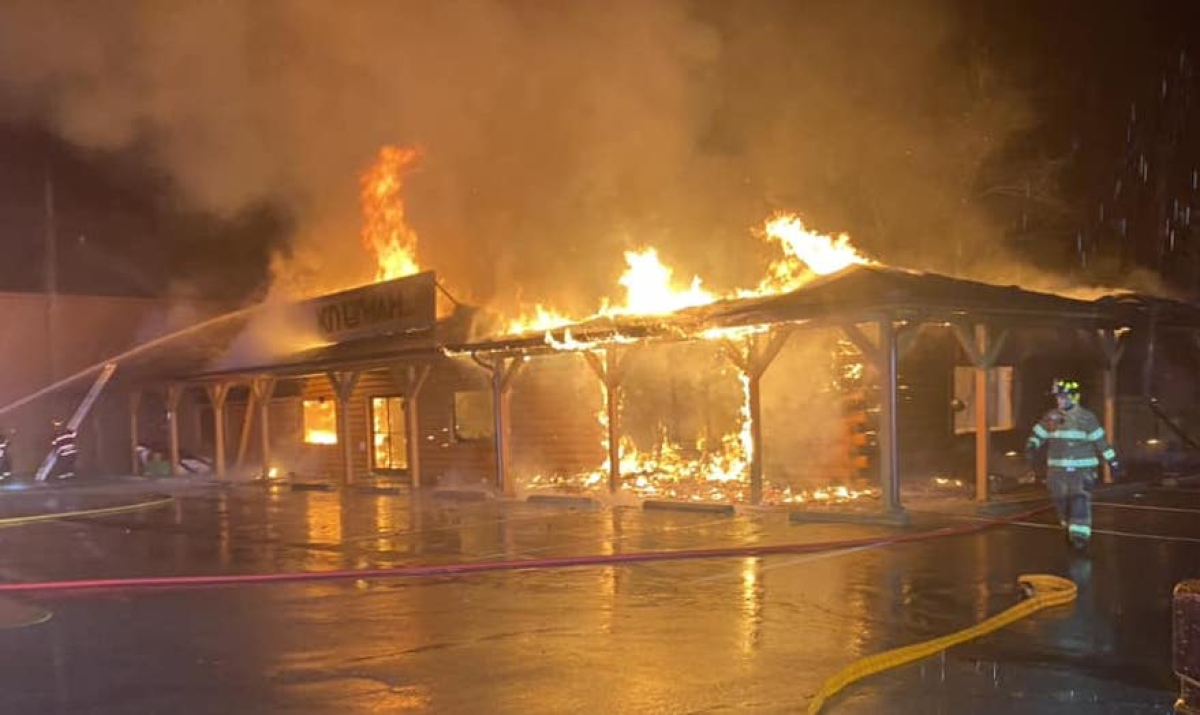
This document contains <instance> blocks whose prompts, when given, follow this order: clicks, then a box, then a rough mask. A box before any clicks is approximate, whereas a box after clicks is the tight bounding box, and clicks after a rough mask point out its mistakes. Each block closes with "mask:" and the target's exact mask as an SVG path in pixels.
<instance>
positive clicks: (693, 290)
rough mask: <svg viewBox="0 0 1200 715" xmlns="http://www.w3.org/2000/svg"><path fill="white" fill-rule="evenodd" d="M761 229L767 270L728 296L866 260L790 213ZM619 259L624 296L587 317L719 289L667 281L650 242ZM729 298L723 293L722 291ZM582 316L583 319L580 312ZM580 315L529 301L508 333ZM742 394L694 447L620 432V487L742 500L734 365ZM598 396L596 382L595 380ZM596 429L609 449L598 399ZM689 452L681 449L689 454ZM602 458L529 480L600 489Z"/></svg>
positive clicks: (787, 495) (745, 414)
mask: <svg viewBox="0 0 1200 715" xmlns="http://www.w3.org/2000/svg"><path fill="white" fill-rule="evenodd" d="M761 234H762V235H763V237H764V238H766V239H767V240H770V241H773V242H775V243H777V244H778V245H779V246H780V248H781V249H782V252H783V255H782V257H780V258H779V259H777V260H775V261H773V262H771V264H770V266H769V267H768V269H767V274H766V276H765V277H764V278H763V279H762V281H761V282H760V283H759V285H758V286H757V287H756V288H755V289H752V290H742V291H737V292H735V293H734V294H733V295H736V296H739V297H744V296H752V295H753V296H760V295H773V294H779V293H785V292H788V291H792V290H796V289H797V288H799V287H801V286H803V285H804V284H805V283H807V282H809V281H810V280H812V279H813V278H815V277H817V276H821V275H829V274H832V273H836V272H838V271H841V270H844V269H846V268H848V267H850V266H852V265H861V264H868V263H870V262H871V261H869V260H868V259H867V258H866V257H864V256H863V255H862V254H860V253H859V252H858V251H857V250H855V249H854V247H853V246H852V245H850V238H849V236H847V235H846V234H840V235H838V236H837V237H836V238H835V237H832V236H827V235H823V234H820V233H816V232H814V231H811V230H809V229H807V228H806V227H805V226H804V224H803V222H802V221H801V220H800V218H799V217H797V216H795V215H792V214H779V215H776V216H774V217H772V218H771V219H770V220H768V221H767V222H766V224H765V225H764V227H763V229H762V232H761ZM625 262H626V264H627V268H626V270H625V272H624V273H623V274H622V275H621V277H620V279H619V280H618V283H619V284H620V285H621V286H622V287H623V288H624V289H625V299H624V301H623V302H622V303H620V304H614V303H613V302H612V301H610V300H609V299H607V298H606V299H604V300H603V301H602V302H601V307H600V309H599V310H598V311H597V312H596V313H595V314H593V315H592V316H590V318H596V317H604V316H617V315H664V314H668V313H672V312H675V311H678V310H681V309H683V308H689V307H693V306H699V305H706V304H708V303H712V302H714V301H716V300H718V299H719V297H720V296H718V295H716V294H714V293H711V292H709V291H707V290H705V289H704V288H703V287H702V282H701V280H700V278H698V277H694V278H693V279H692V280H691V282H690V283H688V284H686V285H680V284H678V283H677V282H675V281H674V280H673V275H674V272H673V271H672V269H671V268H670V267H668V266H666V265H664V264H663V263H662V261H661V260H660V259H659V256H658V251H657V250H656V249H654V248H647V249H644V250H642V251H627V252H626V253H625ZM726 297H730V296H726ZM590 318H584V319H582V320H587V319H590ZM574 322H581V319H578V318H577V319H572V318H570V317H569V316H567V315H565V314H563V313H558V312H555V311H552V310H549V309H547V308H546V307H545V306H541V305H539V306H537V307H536V308H535V311H534V314H533V315H531V316H523V317H522V318H521V319H519V320H516V321H513V322H512V323H510V325H509V332H510V333H522V332H534V331H549V330H550V329H553V328H558V327H562V326H565V325H570V324H571V323H574ZM761 330H762V328H761V327H759V326H750V327H746V328H736V329H714V330H707V331H703V332H701V333H700V334H698V335H696V336H695V337H697V338H700V339H704V340H730V339H738V338H745V337H749V336H751V335H753V334H754V333H756V332H760V331H761ZM546 342H547V343H548V344H550V345H551V346H552V347H554V348H556V349H560V350H590V349H597V348H602V347H604V345H606V344H613V343H621V342H624V338H623V337H622V336H620V335H615V336H610V337H606V338H604V339H603V340H602V341H600V342H588V341H580V340H576V339H574V338H573V337H572V336H571V334H570V331H569V330H568V331H566V332H565V333H563V335H562V338H561V339H559V338H556V337H554V336H553V335H551V334H550V333H549V332H546ZM738 378H739V380H740V381H741V388H742V400H741V406H740V410H739V413H738V416H737V421H736V426H735V427H734V429H733V430H732V431H731V432H729V433H728V434H726V435H724V436H723V437H721V438H720V439H719V440H716V441H715V443H714V444H705V443H704V441H703V440H701V441H699V442H698V443H697V444H696V445H695V449H694V450H685V449H684V448H683V447H682V446H681V445H679V444H676V443H674V442H673V441H671V440H670V439H669V437H668V436H667V434H666V433H665V430H664V431H663V433H662V434H660V435H659V439H658V442H657V444H656V445H655V447H654V449H652V450H650V451H648V452H642V451H640V450H639V449H638V448H637V447H636V446H635V445H634V444H633V441H632V440H630V439H629V438H628V437H621V438H620V442H619V447H618V458H619V460H620V473H621V475H622V483H621V485H620V489H621V490H622V491H623V492H626V493H629V494H632V495H633V496H635V497H637V498H642V499H646V498H662V499H681V500H685V501H715V502H729V501H749V498H750V463H751V459H752V456H753V452H754V442H753V438H752V437H751V420H750V398H749V378H748V377H747V376H746V375H745V374H744V373H739V375H738ZM600 389H601V398H602V400H603V395H604V392H603V391H604V387H603V386H601V388H600ZM597 421H598V422H599V425H600V427H601V429H602V435H603V436H602V437H601V446H602V447H603V448H604V454H606V455H607V454H608V437H607V422H608V420H607V413H606V411H605V409H604V408H603V406H602V407H601V408H600V409H599V411H598V413H597ZM689 453H690V454H693V455H695V456H691V457H689V456H688V454H689ZM608 472H609V459H608V457H605V459H604V461H603V463H602V464H601V465H599V466H598V467H597V468H596V469H593V470H591V471H588V472H584V473H581V474H576V475H573V476H562V475H559V476H553V477H549V476H546V475H535V476H533V477H532V478H531V479H529V480H528V482H527V487H528V488H530V489H534V490H538V489H561V488H566V489H568V490H579V491H584V492H596V491H602V490H603V487H604V485H605V484H606V483H607V480H608ZM877 494H878V490H875V489H866V490H855V489H850V488H848V487H846V486H828V487H822V488H817V489H813V490H812V491H808V490H793V489H792V488H791V487H790V486H781V485H776V484H772V483H770V482H768V483H767V484H764V490H763V499H764V501H765V502H767V503H777V504H783V503H803V502H818V503H822V502H844V501H850V500H854V499H858V498H862V497H870V496H875V495H877Z"/></svg>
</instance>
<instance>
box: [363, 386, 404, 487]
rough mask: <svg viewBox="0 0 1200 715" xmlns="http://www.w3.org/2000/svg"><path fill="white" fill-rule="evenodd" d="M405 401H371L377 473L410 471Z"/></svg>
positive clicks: (373, 444)
mask: <svg viewBox="0 0 1200 715" xmlns="http://www.w3.org/2000/svg"><path fill="white" fill-rule="evenodd" d="M404 412H405V410H404V398H403V397H399V396H388V397H372V398H371V463H372V464H371V466H372V468H373V469H374V470H375V471H376V472H398V471H402V470H405V469H408V433H407V431H406V430H405V424H406V420H405V414H404Z"/></svg>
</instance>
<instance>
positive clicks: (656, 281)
mask: <svg viewBox="0 0 1200 715" xmlns="http://www.w3.org/2000/svg"><path fill="white" fill-rule="evenodd" d="M625 263H626V265H627V268H626V269H625V272H624V273H622V274H621V277H620V278H619V279H618V280H617V282H618V283H620V284H621V285H622V286H624V287H625V303H624V304H623V305H620V306H617V307H611V306H608V305H604V306H603V307H602V308H601V310H600V314H601V315H663V314H665V313H674V312H675V311H677V310H682V309H684V308H691V307H693V306H697V305H706V304H708V303H711V302H713V301H714V300H716V299H717V297H716V296H715V295H713V294H712V293H709V292H708V291H706V290H704V289H703V288H702V287H701V285H700V278H699V277H693V278H692V282H691V283H690V284H689V285H688V286H687V287H686V288H682V289H680V288H677V287H675V286H674V285H672V281H671V276H672V275H673V274H674V271H673V270H672V269H671V268H669V267H667V266H665V265H663V262H662V261H661V260H659V258H658V250H657V249H655V248H647V249H645V250H642V251H626V252H625Z"/></svg>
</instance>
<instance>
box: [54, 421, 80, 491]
mask: <svg viewBox="0 0 1200 715" xmlns="http://www.w3.org/2000/svg"><path fill="white" fill-rule="evenodd" d="M76 439H77V435H76V433H75V430H73V429H71V428H70V427H68V426H67V425H65V424H63V422H62V421H61V420H55V421H54V438H53V439H51V440H50V449H52V450H54V470H53V471H52V472H51V473H52V474H53V475H54V476H56V477H58V478H59V479H70V478H71V477H74V476H75V459H76V457H77V456H78V455H79V445H78V444H77V442H76Z"/></svg>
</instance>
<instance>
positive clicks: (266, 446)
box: [246, 375, 275, 479]
mask: <svg viewBox="0 0 1200 715" xmlns="http://www.w3.org/2000/svg"><path fill="white" fill-rule="evenodd" d="M250 394H251V395H252V396H253V398H254V403H255V404H256V405H257V406H258V432H259V438H260V439H261V449H260V450H259V451H261V452H262V478H263V479H266V478H268V477H270V476H271V398H272V397H273V396H274V395H275V376H274V375H258V376H256V377H255V378H254V379H253V380H251V381H250ZM246 409H247V410H249V409H250V406H249V405H247V406H246Z"/></svg>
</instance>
